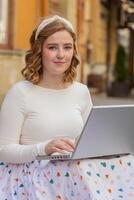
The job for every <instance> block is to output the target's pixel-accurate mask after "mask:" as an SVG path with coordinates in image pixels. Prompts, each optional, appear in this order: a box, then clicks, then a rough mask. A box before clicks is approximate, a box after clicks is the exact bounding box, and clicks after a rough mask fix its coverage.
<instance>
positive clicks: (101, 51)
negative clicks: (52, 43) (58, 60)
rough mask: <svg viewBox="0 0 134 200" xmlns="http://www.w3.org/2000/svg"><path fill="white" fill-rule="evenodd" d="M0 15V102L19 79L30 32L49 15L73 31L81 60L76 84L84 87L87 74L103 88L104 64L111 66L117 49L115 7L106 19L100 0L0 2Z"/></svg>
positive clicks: (13, 0) (16, 0) (4, 0)
mask: <svg viewBox="0 0 134 200" xmlns="http://www.w3.org/2000/svg"><path fill="white" fill-rule="evenodd" d="M114 1H115V0H114ZM0 13H1V14H0V99H1V98H2V97H3V96H4V94H5V92H6V91H7V89H8V88H9V87H10V86H11V85H12V84H13V83H15V82H16V81H18V80H20V79H22V77H21V75H20V70H21V69H22V68H23V67H24V65H25V63H24V55H25V52H26V50H27V49H28V48H29V37H30V34H31V32H32V30H33V28H34V27H35V25H36V24H37V23H38V22H39V20H40V18H41V17H44V16H48V15H53V14H59V15H61V16H64V17H66V18H67V19H69V20H70V21H71V22H72V23H73V25H74V27H75V29H76V32H77V35H78V49H79V54H80V58H81V65H80V67H79V69H78V77H77V78H78V80H79V81H81V82H83V83H85V84H87V81H88V74H89V73H90V74H98V75H99V77H101V78H102V79H101V80H100V81H101V82H99V81H98V84H103V83H102V82H103V80H105V76H106V74H107V62H108V64H109V65H111V64H113V62H114V59H115V52H116V48H117V32H116V29H117V6H116V4H115V3H113V4H112V8H110V15H109V9H108V7H107V6H106V5H105V3H103V1H101V0H29V1H27V0H19V1H18V0H0ZM109 16H112V17H111V18H110V21H109ZM108 49H110V52H109V51H108ZM107 60H108V61H107ZM93 81H94V82H96V81H97V79H95V77H94V79H93ZM104 84H105V81H104Z"/></svg>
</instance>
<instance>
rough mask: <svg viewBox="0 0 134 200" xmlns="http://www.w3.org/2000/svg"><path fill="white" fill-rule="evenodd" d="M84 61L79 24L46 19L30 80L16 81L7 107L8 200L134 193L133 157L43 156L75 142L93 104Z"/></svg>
mask: <svg viewBox="0 0 134 200" xmlns="http://www.w3.org/2000/svg"><path fill="white" fill-rule="evenodd" d="M78 64H79V59H78V54H77V48H76V34H75V31H74V29H73V27H72V24H71V23H70V22H69V21H68V20H66V19H64V18H62V17H59V16H52V17H50V18H47V19H44V20H43V21H42V22H41V23H40V24H39V25H38V26H37V28H36V29H35V30H34V31H33V33H32V35H31V38H30V49H29V51H28V52H27V54H26V66H25V68H24V69H23V70H22V74H23V76H24V78H25V80H23V81H20V82H18V83H16V84H15V85H13V86H12V88H11V89H10V90H9V91H8V92H7V95H6V96H5V98H4V101H3V104H2V106H1V112H0V199H1V200H18V199H19V200H76V199H77V200H120V199H123V200H132V199H134V187H133V185H134V159H133V156H126V157H120V158H114V159H112V158H111V159H110V158H109V159H86V160H82V161H80V160H78V161H56V162H51V161H49V160H41V161H38V160H37V159H36V158H37V156H38V155H45V154H48V155H50V154H52V153H55V152H59V153H64V152H72V151H73V150H74V148H75V142H74V141H75V139H76V138H77V137H78V136H79V134H80V133H81V130H82V128H83V125H84V123H85V121H86V119H87V116H88V114H89V113H90V110H91V107H92V102H91V98H90V93H89V90H88V88H87V87H86V86H85V85H83V84H81V83H79V82H76V81H75V77H76V68H77V65H78ZM96 148H97V147H96Z"/></svg>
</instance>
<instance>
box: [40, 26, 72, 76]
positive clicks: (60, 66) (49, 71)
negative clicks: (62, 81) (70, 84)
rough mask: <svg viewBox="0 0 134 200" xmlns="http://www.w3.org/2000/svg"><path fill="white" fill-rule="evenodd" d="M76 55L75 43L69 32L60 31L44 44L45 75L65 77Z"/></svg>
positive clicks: (43, 61)
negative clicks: (74, 54)
mask: <svg viewBox="0 0 134 200" xmlns="http://www.w3.org/2000/svg"><path fill="white" fill-rule="evenodd" d="M73 53H74V42H73V38H72V36H71V35H70V33H69V32H67V31H66V30H61V31H58V32H56V33H54V34H52V35H51V36H49V37H48V38H47V39H46V40H45V41H44V44H43V49H42V63H43V72H44V74H45V75H56V76H63V74H64V72H65V71H66V70H67V69H68V68H69V67H70V64H71V61H72V57H73Z"/></svg>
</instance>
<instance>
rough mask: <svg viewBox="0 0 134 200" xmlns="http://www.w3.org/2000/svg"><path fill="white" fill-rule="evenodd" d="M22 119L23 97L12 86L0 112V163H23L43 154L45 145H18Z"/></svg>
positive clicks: (17, 88)
mask: <svg viewBox="0 0 134 200" xmlns="http://www.w3.org/2000/svg"><path fill="white" fill-rule="evenodd" d="M24 119H25V97H24V94H23V93H22V91H21V89H20V88H19V87H18V86H17V85H14V86H13V87H12V88H11V89H10V90H9V91H8V93H7V95H6V96H5V98H4V101H3V103H2V106H1V110H0V161H4V162H8V163H25V162H31V161H33V160H35V159H36V156H37V155H42V154H44V148H45V145H46V144H45V143H41V144H37V145H36V144H34V145H21V144H19V141H20V137H21V129H22V127H23V122H24ZM46 143H47V141H46Z"/></svg>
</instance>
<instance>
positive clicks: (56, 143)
mask: <svg viewBox="0 0 134 200" xmlns="http://www.w3.org/2000/svg"><path fill="white" fill-rule="evenodd" d="M74 148H75V143H74V142H73V140H72V139H70V138H67V137H63V138H56V139H53V140H52V141H51V142H49V143H48V144H47V145H46V147H45V152H46V154H48V155H50V154H52V153H55V152H58V153H65V151H68V152H73V151H74Z"/></svg>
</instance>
